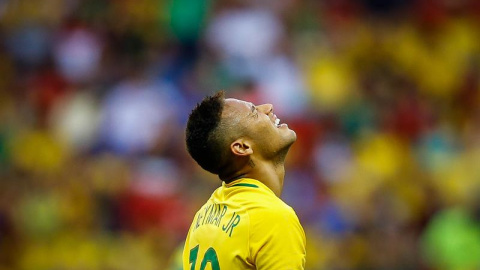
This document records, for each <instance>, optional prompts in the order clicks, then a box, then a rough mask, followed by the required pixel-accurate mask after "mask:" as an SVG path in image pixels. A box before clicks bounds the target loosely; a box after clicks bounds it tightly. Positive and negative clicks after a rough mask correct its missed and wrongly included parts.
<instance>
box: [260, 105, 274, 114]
mask: <svg viewBox="0 0 480 270" xmlns="http://www.w3.org/2000/svg"><path fill="white" fill-rule="evenodd" d="M257 110H259V111H260V112H263V113H264V114H270V113H271V112H273V105H272V104H262V105H258V106H257Z"/></svg>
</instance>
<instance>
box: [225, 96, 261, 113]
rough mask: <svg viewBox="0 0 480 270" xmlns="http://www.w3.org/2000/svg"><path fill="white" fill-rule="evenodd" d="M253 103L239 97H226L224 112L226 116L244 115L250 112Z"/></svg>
mask: <svg viewBox="0 0 480 270" xmlns="http://www.w3.org/2000/svg"><path fill="white" fill-rule="evenodd" d="M254 106H255V105H253V103H251V102H247V101H244V100H240V99H235V98H227V99H225V108H224V112H225V113H226V115H227V116H230V115H232V114H234V115H238V116H244V115H245V116H246V115H248V114H250V113H251V112H252V107H254Z"/></svg>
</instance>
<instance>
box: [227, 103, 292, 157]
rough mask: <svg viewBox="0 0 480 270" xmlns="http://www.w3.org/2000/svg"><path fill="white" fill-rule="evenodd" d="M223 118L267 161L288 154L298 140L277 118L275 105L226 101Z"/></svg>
mask: <svg viewBox="0 0 480 270" xmlns="http://www.w3.org/2000/svg"><path fill="white" fill-rule="evenodd" d="M222 117H223V119H224V120H226V121H231V125H232V126H233V132H236V134H238V135H239V136H245V137H246V138H248V139H250V140H251V141H252V143H253V146H252V148H253V151H254V153H255V154H260V155H262V156H263V157H265V158H273V157H275V156H276V155H278V154H280V153H282V152H283V151H286V150H288V148H289V147H290V146H291V145H292V144H293V143H294V142H295V140H296V139H297V135H296V134H295V132H294V131H293V130H291V129H289V128H288V125H287V124H285V123H281V122H280V119H279V118H277V116H276V115H275V114H274V110H273V105H272V104H263V105H254V104H253V103H251V102H246V101H243V100H238V99H232V98H229V99H225V107H224V111H223V115H222Z"/></svg>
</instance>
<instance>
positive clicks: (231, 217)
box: [183, 178, 305, 270]
mask: <svg viewBox="0 0 480 270" xmlns="http://www.w3.org/2000/svg"><path fill="white" fill-rule="evenodd" d="M282 226H285V228H287V229H288V231H287V233H286V234H287V235H286V242H285V243H282V241H283V240H282V237H284V236H285V233H283V232H282ZM276 228H277V229H276ZM279 234H283V235H279ZM275 236H277V237H276V238H275ZM274 238H275V239H274ZM285 245H287V246H290V247H288V248H287V249H286V250H288V251H289V252H288V254H287V255H285V256H292V258H291V260H292V261H299V262H298V263H292V264H291V265H290V266H287V265H285V263H284V262H282V261H280V260H279V259H278V256H282V253H283V252H281V251H278V252H280V254H274V253H277V251H276V250H275V249H276V248H277V249H278V247H279V246H280V247H281V246H285ZM304 246H305V235H304V233H303V229H302V228H301V225H300V223H299V221H298V218H297V217H296V215H295V212H294V211H293V209H292V208H291V207H289V206H288V205H286V204H285V203H284V202H283V201H282V200H280V199H279V198H278V197H277V196H275V194H274V193H273V192H272V191H271V190H270V189H269V188H268V187H266V186H265V185H264V184H262V183H261V182H259V181H257V180H254V179H246V178H244V179H239V180H236V181H234V182H232V183H229V184H223V185H222V186H221V187H219V188H218V189H217V190H215V192H214V193H213V194H212V196H211V197H210V199H209V200H208V201H207V203H205V204H204V205H203V206H202V207H201V208H200V210H199V211H198V212H197V213H196V215H195V218H194V220H193V222H192V225H191V226H190V230H189V233H188V236H187V239H186V243H185V248H184V251H183V267H184V269H188V270H193V269H195V270H198V269H199V270H205V269H212V270H220V269H223V270H235V269H303V266H301V265H302V264H303V263H304V260H305V247H304ZM270 247H271V248H270ZM282 250H283V249H282ZM262 252H263V253H262ZM286 259H288V258H282V259H281V260H286ZM278 265H282V267H283V266H285V267H288V268H278Z"/></svg>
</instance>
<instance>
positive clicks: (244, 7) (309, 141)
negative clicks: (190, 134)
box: [0, 0, 480, 270]
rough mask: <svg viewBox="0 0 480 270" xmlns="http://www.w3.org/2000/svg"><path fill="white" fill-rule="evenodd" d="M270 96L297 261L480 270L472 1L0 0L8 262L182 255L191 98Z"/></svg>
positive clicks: (203, 186) (58, 264)
mask: <svg viewBox="0 0 480 270" xmlns="http://www.w3.org/2000/svg"><path fill="white" fill-rule="evenodd" d="M220 89H224V90H226V91H227V96H229V97H236V98H240V99H245V100H249V101H252V102H254V103H257V104H262V103H266V102H268V103H272V104H273V105H274V110H275V113H276V115H277V116H278V117H279V118H280V119H281V122H285V123H288V124H289V126H290V127H291V128H292V129H294V130H295V131H296V132H297V136H298V140H297V143H296V144H295V145H294V146H293V147H292V149H291V152H290V154H289V156H288V159H287V175H286V180H285V187H284V191H283V195H282V197H283V199H284V200H285V201H286V202H287V203H289V204H290V205H291V206H293V207H294V209H295V210H296V212H297V214H298V216H299V218H300V221H301V222H302V224H303V226H304V228H305V231H306V234H307V269H309V270H320V269H330V270H344V269H345V270H348V269H389V270H392V269H426V270H436V269H438V270H440V269H442V270H443V269H445V270H457V269H458V270H474V269H480V198H479V196H478V194H480V92H479V91H480V2H479V1H475V0H458V1H448V0H390V1H382V0H362V1H353V0H351V1H349V0H304V1H299V0H256V1H254V0H243V1H241V0H222V1H213V0H42V1H40V0H38V1H37V0H36V1H32V0H3V1H0V269H1V270H7V269H9V270H10V269H14V270H16V269H18V270H30V269H39V270H52V269H88V270H90V269H92V270H95V269H102V270H103V269H112V270H116V269H118V270H122V269H125V270H127V269H128V270H130V269H136V270H150V269H152V270H153V269H171V270H176V269H181V266H180V265H179V264H178V258H179V256H180V252H181V249H182V241H183V240H184V239H185V236H186V232H187V230H188V227H189V225H190V222H191V220H192V218H193V215H194V213H195V211H196V210H197V209H198V208H199V207H200V206H201V204H203V202H204V201H206V199H207V198H208V197H209V196H210V194H211V192H212V191H213V190H214V189H215V188H216V187H217V186H219V185H220V181H219V180H218V179H217V178H216V176H213V175H210V174H208V173H206V172H204V171H202V170H201V169H200V168H199V167H198V166H197V165H196V164H195V163H194V162H193V160H192V159H191V158H190V157H189V156H188V153H187V152H186V150H185V144H184V127H185V123H186V119H187V117H188V114H189V112H190V110H191V109H192V107H193V106H194V105H195V104H196V103H197V102H198V101H200V100H201V99H202V98H203V97H204V96H205V95H207V94H212V93H214V92H215V91H218V90H220Z"/></svg>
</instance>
